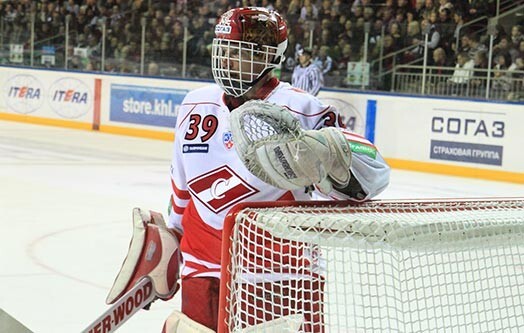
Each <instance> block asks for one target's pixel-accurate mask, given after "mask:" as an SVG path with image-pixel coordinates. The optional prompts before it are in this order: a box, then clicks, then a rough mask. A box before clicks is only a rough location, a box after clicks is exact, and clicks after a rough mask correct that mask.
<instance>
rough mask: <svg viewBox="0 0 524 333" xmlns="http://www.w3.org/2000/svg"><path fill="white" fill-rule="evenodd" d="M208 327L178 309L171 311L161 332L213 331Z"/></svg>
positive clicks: (205, 332)
mask: <svg viewBox="0 0 524 333" xmlns="http://www.w3.org/2000/svg"><path fill="white" fill-rule="evenodd" d="M214 332H215V331H213V330H212V329H210V328H207V327H206V326H204V325H202V324H200V323H197V322H196V321H194V320H191V318H189V317H188V316H186V315H185V314H183V313H182V312H180V311H177V310H175V311H173V312H172V313H171V314H170V315H169V317H168V318H167V320H166V322H165V323H164V328H163V329H162V333H214Z"/></svg>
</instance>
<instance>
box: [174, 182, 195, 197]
mask: <svg viewBox="0 0 524 333" xmlns="http://www.w3.org/2000/svg"><path fill="white" fill-rule="evenodd" d="M171 187H172V188H173V192H174V193H175V195H176V196H177V197H178V198H179V199H181V200H189V199H191V195H190V194H189V191H187V190H181V189H179V188H178V187H177V186H176V184H175V182H174V181H173V179H171Z"/></svg>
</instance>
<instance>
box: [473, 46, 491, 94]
mask: <svg viewBox="0 0 524 333" xmlns="http://www.w3.org/2000/svg"><path fill="white" fill-rule="evenodd" d="M473 63H474V65H473V69H474V71H473V77H472V78H471V79H470V81H469V82H470V87H471V88H470V92H471V93H472V95H473V96H477V97H482V96H484V95H485V88H486V81H487V77H488V72H487V69H488V55H487V53H486V52H483V51H481V52H477V53H475V58H474V59H473Z"/></svg>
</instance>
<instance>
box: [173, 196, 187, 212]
mask: <svg viewBox="0 0 524 333" xmlns="http://www.w3.org/2000/svg"><path fill="white" fill-rule="evenodd" d="M171 208H172V209H173V212H175V214H178V215H182V214H184V210H185V209H186V208H185V207H180V206H177V205H176V204H175V199H174V198H173V196H171Z"/></svg>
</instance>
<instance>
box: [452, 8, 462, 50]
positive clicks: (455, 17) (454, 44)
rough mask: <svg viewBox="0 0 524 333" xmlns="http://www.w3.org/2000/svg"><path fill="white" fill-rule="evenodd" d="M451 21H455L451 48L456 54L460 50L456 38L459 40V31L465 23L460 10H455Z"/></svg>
mask: <svg viewBox="0 0 524 333" xmlns="http://www.w3.org/2000/svg"><path fill="white" fill-rule="evenodd" d="M453 22H454V23H455V29H454V31H453V40H452V41H451V50H452V51H453V52H455V53H456V54H457V53H459V51H460V50H459V47H460V46H459V45H457V40H460V31H461V29H462V26H463V25H464V23H465V22H464V15H463V14H462V12H461V11H455V13H454V14H453ZM459 43H460V42H459Z"/></svg>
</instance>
